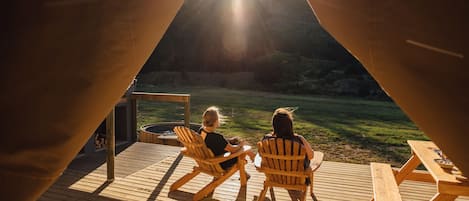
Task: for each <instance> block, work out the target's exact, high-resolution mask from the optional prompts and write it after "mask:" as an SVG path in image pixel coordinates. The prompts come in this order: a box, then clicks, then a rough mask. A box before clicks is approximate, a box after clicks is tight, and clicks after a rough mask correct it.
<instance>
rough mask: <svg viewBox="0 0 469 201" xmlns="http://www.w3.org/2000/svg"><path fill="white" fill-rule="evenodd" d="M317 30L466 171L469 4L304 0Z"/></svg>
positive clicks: (468, 167)
mask: <svg viewBox="0 0 469 201" xmlns="http://www.w3.org/2000/svg"><path fill="white" fill-rule="evenodd" d="M309 3H310V5H311V7H312V9H313V11H314V13H315V14H316V16H317V18H318V20H319V21H320V23H321V25H322V26H323V27H324V28H325V29H326V30H327V31H328V32H329V33H331V34H332V35H333V37H334V38H335V39H336V40H337V41H339V42H340V43H341V44H342V45H343V46H344V47H345V48H347V49H348V50H349V51H350V52H351V53H352V54H353V55H354V56H355V57H356V58H357V59H358V60H359V61H360V62H361V63H362V64H363V65H364V66H365V68H366V69H367V70H368V71H369V72H370V73H371V75H372V76H373V77H374V78H375V79H376V80H377V81H378V83H379V84H380V85H381V86H382V87H383V89H384V90H385V91H386V92H387V93H388V94H389V95H390V96H391V98H392V99H393V100H394V101H395V102H396V103H397V104H398V105H399V106H400V107H401V108H402V109H403V110H404V112H406V113H407V115H408V116H409V117H410V118H411V119H412V120H413V121H414V122H415V123H416V124H417V125H418V126H419V128H420V129H421V130H423V131H424V133H425V134H426V135H427V136H429V137H430V138H431V139H432V141H434V142H435V143H436V144H437V145H438V146H439V147H440V148H441V149H442V150H443V152H444V153H445V154H446V155H447V156H448V157H449V158H450V159H451V160H452V161H453V162H454V163H455V164H456V165H457V166H458V167H459V168H460V169H461V170H462V171H463V172H464V173H466V174H469V154H467V146H468V142H469V134H468V132H469V96H467V92H468V86H469V68H468V62H467V61H468V58H467V57H469V51H468V47H469V40H468V37H467V36H469V32H468V28H469V27H468V26H467V19H469V14H468V13H467V10H468V9H469V3H467V1H464V0H456V1H426V2H422V1H405V2H402V1H388V0H386V1H376V0H357V1H349V0H309Z"/></svg>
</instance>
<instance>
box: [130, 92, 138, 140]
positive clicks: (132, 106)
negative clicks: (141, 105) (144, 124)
mask: <svg viewBox="0 0 469 201" xmlns="http://www.w3.org/2000/svg"><path fill="white" fill-rule="evenodd" d="M129 99H130V116H131V117H130V121H131V122H130V125H131V126H130V130H131V141H132V142H136V141H137V99H134V98H129Z"/></svg>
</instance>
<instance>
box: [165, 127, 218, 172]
mask: <svg viewBox="0 0 469 201" xmlns="http://www.w3.org/2000/svg"><path fill="white" fill-rule="evenodd" d="M173 130H174V132H175V133H176V135H177V136H178V140H179V142H181V143H182V144H183V145H184V148H183V151H182V152H183V154H184V155H186V156H188V157H191V158H193V159H194V160H195V161H196V162H197V165H198V166H199V168H200V169H202V170H204V172H212V173H214V174H218V173H222V172H224V170H223V169H222V168H221V166H220V164H219V163H209V162H207V161H206V160H205V159H210V158H214V157H215V156H214V154H213V153H212V151H211V150H210V149H209V148H208V147H207V146H206V145H205V141H204V139H202V137H201V136H200V135H199V134H197V133H196V132H195V131H193V130H191V129H189V128H186V127H184V126H176V127H174V129H173Z"/></svg>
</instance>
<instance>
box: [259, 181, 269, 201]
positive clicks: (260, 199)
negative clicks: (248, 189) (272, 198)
mask: <svg viewBox="0 0 469 201" xmlns="http://www.w3.org/2000/svg"><path fill="white" fill-rule="evenodd" d="M267 190H269V187H268V186H267V185H265V184H264V189H262V191H261V194H259V197H258V198H257V201H264V200H265V194H266V193H267Z"/></svg>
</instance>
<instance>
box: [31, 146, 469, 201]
mask: <svg viewBox="0 0 469 201" xmlns="http://www.w3.org/2000/svg"><path fill="white" fill-rule="evenodd" d="M179 149H180V148H179V147H172V146H166V145H157V144H147V143H135V144H133V145H131V146H129V147H128V148H127V149H125V150H123V151H121V152H120V153H119V154H118V155H117V156H116V162H115V164H116V169H115V171H116V179H115V181H114V182H112V183H107V182H106V164H105V163H104V159H105V158H104V157H105V154H103V153H96V154H95V155H91V156H85V157H82V158H78V159H76V160H75V161H73V162H72V163H71V164H70V166H69V167H68V168H67V170H66V171H65V172H64V173H63V174H62V176H61V177H60V178H59V179H58V180H57V181H56V182H55V183H54V185H53V186H51V187H50V188H49V189H48V191H47V192H45V193H44V194H43V195H42V197H41V198H40V199H39V200H41V201H56V200H89V201H92V200H103V201H113V200H191V198H192V196H193V195H194V193H196V192H197V191H198V190H200V188H201V187H202V186H204V185H206V184H207V183H209V182H210V181H211V178H209V177H207V176H205V175H203V174H202V175H199V176H197V177H195V178H194V179H193V180H191V181H190V182H188V183H187V184H186V185H184V186H182V187H181V188H180V189H178V190H177V191H175V192H171V193H169V186H170V185H171V184H172V183H173V182H174V181H176V180H177V179H178V178H180V177H182V176H183V175H184V174H186V173H188V172H190V171H191V170H192V167H193V166H194V165H195V163H194V161H192V160H191V159H190V158H185V157H182V156H180V155H179ZM369 169H370V168H369V166H368V165H360V164H349V163H339V162H329V161H325V162H324V163H323V165H322V166H321V168H319V170H318V171H317V172H316V174H315V178H314V192H315V194H316V196H317V198H318V199H319V200H321V201H327V200H331V201H350V200H370V198H371V195H372V183H371V175H370V170H369ZM247 172H248V173H249V174H251V179H250V180H249V181H248V185H247V187H246V188H240V184H239V180H238V178H239V175H238V173H236V174H235V175H234V176H232V177H231V178H229V179H228V180H227V181H226V182H225V183H223V184H222V185H221V186H219V187H218V188H217V189H216V190H215V192H214V194H213V196H212V197H210V198H206V199H204V200H254V199H255V198H257V196H258V194H259V193H260V191H261V190H262V183H263V181H264V178H265V177H264V175H263V174H260V173H258V172H256V170H255V168H254V166H253V165H252V163H248V165H247ZM274 191H275V198H276V200H291V199H290V197H289V195H288V193H287V191H286V190H284V189H279V188H276V189H275V190H274ZM400 192H401V195H402V198H403V200H408V201H410V200H412V201H420V200H422V201H423V200H429V199H430V198H431V197H432V196H433V195H434V193H435V192H436V187H435V185H434V184H431V183H424V182H415V181H404V182H403V183H402V184H401V186H400ZM266 197H267V198H268V199H266V200H271V199H270V198H271V197H270V192H267V196H266ZM308 200H312V199H311V197H308ZM457 200H458V201H469V198H468V197H460V198H458V199H457Z"/></svg>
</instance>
